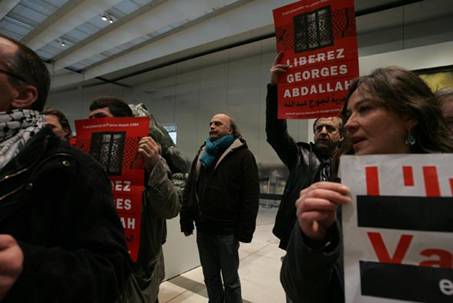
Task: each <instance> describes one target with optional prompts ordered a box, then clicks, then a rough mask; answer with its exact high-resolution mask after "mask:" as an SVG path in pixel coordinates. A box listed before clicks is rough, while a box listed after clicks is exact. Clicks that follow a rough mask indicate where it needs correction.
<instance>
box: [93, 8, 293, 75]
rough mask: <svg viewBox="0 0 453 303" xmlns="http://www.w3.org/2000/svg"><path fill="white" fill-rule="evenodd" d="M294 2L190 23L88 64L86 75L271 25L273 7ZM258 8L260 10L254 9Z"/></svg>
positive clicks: (99, 73) (233, 11)
mask: <svg viewBox="0 0 453 303" xmlns="http://www.w3.org/2000/svg"><path fill="white" fill-rule="evenodd" d="M291 2H293V1H292V0H259V1H252V2H250V3H247V4H245V5H243V6H241V7H238V8H235V9H232V10H229V11H227V12H225V13H223V14H220V15H218V16H216V17H215V18H210V19H207V20H205V21H202V22H200V23H197V24H195V25H193V26H191V27H188V28H186V29H183V30H181V31H178V32H176V33H175V34H173V35H169V36H166V37H164V38H162V39H159V40H157V41H155V42H153V43H150V44H147V45H145V46H143V47H141V48H139V49H136V50H133V51H128V52H126V53H125V54H123V55H121V56H117V57H115V58H113V59H112V60H107V61H106V62H104V63H102V64H100V65H96V66H94V67H92V68H88V69H87V70H86V71H85V75H86V77H87V79H90V78H94V77H98V76H103V75H106V74H108V73H111V72H113V71H116V70H121V69H124V68H128V67H131V66H135V65H138V64H141V63H144V62H148V61H151V60H155V59H157V58H161V57H165V56H168V55H172V54H175V53H178V52H183V51H188V50H190V49H193V48H195V47H205V46H206V45H207V44H212V43H216V42H218V41H221V40H224V39H231V38H233V39H234V37H235V36H239V35H241V34H243V33H247V32H250V31H257V30H259V29H261V28H263V27H271V28H273V27H272V26H273V17H272V10H273V9H274V8H277V7H279V6H282V5H285V4H288V3H291ZM257 12H259V13H257Z"/></svg>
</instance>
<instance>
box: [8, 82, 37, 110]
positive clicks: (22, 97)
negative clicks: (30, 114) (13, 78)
mask: <svg viewBox="0 0 453 303" xmlns="http://www.w3.org/2000/svg"><path fill="white" fill-rule="evenodd" d="M15 90H16V92H17V96H16V97H15V98H14V99H13V101H12V102H11V107H12V108H22V109H23V108H31V107H32V105H33V103H35V101H36V99H38V89H37V88H36V87H34V86H32V85H25V86H22V87H20V88H16V89H15Z"/></svg>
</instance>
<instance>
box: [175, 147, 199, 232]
mask: <svg viewBox="0 0 453 303" xmlns="http://www.w3.org/2000/svg"><path fill="white" fill-rule="evenodd" d="M197 161H198V156H196V157H195V159H194V161H193V162H192V168H191V170H190V173H189V177H188V178H187V182H186V185H185V187H184V192H183V196H182V204H181V213H180V214H179V223H180V226H181V232H183V233H192V232H193V230H194V228H195V227H194V220H195V212H196V205H195V201H194V198H195V197H194V196H195V190H196V189H195V187H196V176H195V175H196V172H195V167H196V163H197Z"/></svg>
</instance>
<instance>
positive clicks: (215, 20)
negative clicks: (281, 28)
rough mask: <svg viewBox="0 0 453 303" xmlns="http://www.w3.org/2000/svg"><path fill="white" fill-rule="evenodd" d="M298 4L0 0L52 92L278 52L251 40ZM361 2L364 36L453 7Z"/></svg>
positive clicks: (0, 9) (1, 16) (6, 26)
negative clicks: (41, 64) (242, 50)
mask: <svg viewBox="0 0 453 303" xmlns="http://www.w3.org/2000/svg"><path fill="white" fill-rule="evenodd" d="M292 2H294V0H286V1H285V0H0V33H2V34H5V35H7V36H10V37H13V38H15V39H17V40H20V41H22V42H23V43H25V44H27V45H28V46H30V47H31V48H32V49H34V50H35V51H36V52H37V53H38V54H39V55H40V56H41V57H42V58H43V59H44V60H45V61H46V62H47V63H48V66H49V69H50V70H51V72H52V74H53V83H52V89H53V90H54V91H55V90H61V89H65V88H68V87H77V86H81V85H90V84H96V83H101V82H109V81H110V82H111V81H113V82H114V83H116V84H119V85H130V84H131V83H134V81H133V80H132V79H133V78H137V79H139V78H140V74H141V73H142V72H143V71H146V70H151V69H155V68H157V67H163V66H166V65H169V64H171V63H174V62H179V61H182V60H185V59H188V58H193V57H197V56H199V55H201V54H209V53H212V52H216V51H218V50H221V49H225V48H228V47H231V46H232V45H239V44H241V43H244V42H250V45H249V47H248V49H250V50H253V49H254V50H256V49H258V48H259V49H261V51H262V49H263V47H264V48H269V49H272V47H273V45H272V43H257V42H255V43H253V41H255V40H256V41H260V40H261V39H263V38H265V37H272V34H273V20H272V9H274V8H277V7H280V6H283V5H286V4H289V3H292ZM355 4H356V12H357V13H360V12H361V13H362V14H361V15H360V14H358V16H359V17H358V18H357V24H358V32H359V34H360V33H364V32H370V31H376V30H379V29H383V28H389V27H392V26H398V24H401V22H404V23H405V24H410V23H413V22H420V21H423V20H425V19H433V18H436V17H439V16H443V15H445V14H449V13H450V14H451V12H452V10H453V8H451V5H449V4H451V3H450V1H444V0H425V1H408V0H404V1H401V0H400V1H397V0H393V1H392V0H387V1H385V0H356V1H355ZM402 5H403V6H402ZM402 12H403V13H404V14H402ZM103 16H104V17H106V18H104V20H103V18H102V17H103ZM403 19H404V20H403ZM402 20H403V21H402Z"/></svg>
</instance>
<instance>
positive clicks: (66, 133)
mask: <svg viewBox="0 0 453 303" xmlns="http://www.w3.org/2000/svg"><path fill="white" fill-rule="evenodd" d="M43 114H44V116H45V118H46V124H48V125H50V127H51V128H52V131H53V132H54V134H55V135H56V136H57V137H59V138H60V139H61V140H65V141H69V140H70V139H71V126H70V125H69V121H68V119H67V118H66V116H65V115H64V114H63V112H62V111H60V110H58V109H55V108H47V109H45V110H44V112H43Z"/></svg>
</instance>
